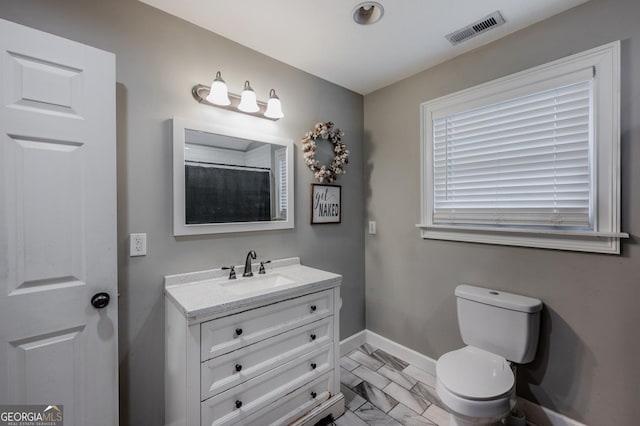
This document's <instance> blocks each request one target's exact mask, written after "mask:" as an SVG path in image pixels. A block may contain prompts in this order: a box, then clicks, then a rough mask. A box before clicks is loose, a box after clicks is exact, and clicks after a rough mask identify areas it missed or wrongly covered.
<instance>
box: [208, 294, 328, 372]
mask: <svg viewBox="0 0 640 426" xmlns="http://www.w3.org/2000/svg"><path fill="white" fill-rule="evenodd" d="M332 314H333V290H325V291H322V292H319V293H313V294H309V295H307V296H303V297H298V298H295V299H290V300H285V301H284V302H279V303H274V304H272V305H267V306H264V307H261V308H257V309H252V310H249V311H246V312H242V313H240V314H236V315H229V316H228V317H224V318H219V319H216V320H212V321H207V322H204V323H202V325H201V328H200V333H201V342H202V344H201V361H206V360H208V359H211V358H214V357H216V356H219V355H222V354H225V353H228V352H231V351H234V350H236V349H239V348H241V347H243V346H247V345H250V344H253V343H256V342H259V341H260V340H264V339H266V338H268V337H272V336H275V335H277V334H280V333H284V332H285V331H287V330H290V329H292V328H295V327H299V326H301V325H304V324H307V323H310V322H313V321H316V320H318V319H321V318H325V317H327V316H329V315H332Z"/></svg>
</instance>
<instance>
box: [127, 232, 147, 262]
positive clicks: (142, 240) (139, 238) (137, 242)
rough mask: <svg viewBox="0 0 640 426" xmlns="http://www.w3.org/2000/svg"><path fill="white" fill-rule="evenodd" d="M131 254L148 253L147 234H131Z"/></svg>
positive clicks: (144, 254)
mask: <svg viewBox="0 0 640 426" xmlns="http://www.w3.org/2000/svg"><path fill="white" fill-rule="evenodd" d="M129 244H130V246H129V256H131V257H133V256H146V255H147V234H131V235H129Z"/></svg>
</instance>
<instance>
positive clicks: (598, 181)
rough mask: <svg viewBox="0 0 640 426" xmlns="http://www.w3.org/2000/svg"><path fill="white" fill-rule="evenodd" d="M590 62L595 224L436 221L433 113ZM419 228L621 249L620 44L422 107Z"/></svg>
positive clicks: (428, 235)
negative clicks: (527, 225)
mask: <svg viewBox="0 0 640 426" xmlns="http://www.w3.org/2000/svg"><path fill="white" fill-rule="evenodd" d="M587 68H592V69H593V70H594V79H593V115H594V119H593V123H592V125H593V136H594V141H593V152H592V155H593V168H594V169H593V182H592V187H593V193H592V197H593V200H594V201H593V208H594V212H593V213H594V217H593V230H586V231H572V230H558V229H553V228H548V229H531V228H518V227H515V226H509V227H506V226H481V225H480V226H479V225H475V226H467V225H459V224H450V225H439V224H434V223H433V158H432V155H433V150H432V148H433V145H432V143H433V140H432V138H433V132H432V123H433V118H434V117H439V116H443V115H450V114H455V113H458V112H462V111H466V110H471V109H474V108H478V107H480V106H484V105H490V104H495V103H499V102H502V101H507V100H509V99H515V98H518V97H522V96H527V95H528V94H531V93H535V92H539V91H543V90H545V88H548V87H549V84H548V82H549V81H556V82H558V81H562V80H563V76H568V75H570V74H572V73H575V72H579V71H580V70H583V69H587ZM420 119H421V123H420V131H421V135H420V139H421V156H420V158H421V221H422V222H421V223H420V224H419V225H417V226H418V227H419V228H420V229H421V236H422V238H424V239H439V240H453V241H466V242H477V243H488V244H499V245H512V246H525V247H539V248H550V249H560V250H572V251H585V252H597V253H609V254H619V253H620V238H626V237H628V234H625V233H622V232H620V42H619V41H616V42H613V43H609V44H606V45H604V46H600V47H597V48H594V49H591V50H588V51H585V52H582V53H578V54H575V55H571V56H568V57H565V58H562V59H559V60H556V61H553V62H550V63H547V64H544V65H540V66H537V67H534V68H531V69H529V70H525V71H522V72H519V73H516V74H513V75H509V76H506V77H503V78H499V79H497V80H493V81H490V82H487V83H484V84H480V85H478V86H474V87H471V88H468V89H465V90H462V91H459V92H456V93H452V94H450V95H446V96H443V97H440V98H437V99H434V100H430V101H427V102H424V103H422V104H421V105H420Z"/></svg>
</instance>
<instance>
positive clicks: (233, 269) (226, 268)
mask: <svg viewBox="0 0 640 426" xmlns="http://www.w3.org/2000/svg"><path fill="white" fill-rule="evenodd" d="M222 270H223V271H229V279H230V280H235V279H236V267H235V266H223V267H222Z"/></svg>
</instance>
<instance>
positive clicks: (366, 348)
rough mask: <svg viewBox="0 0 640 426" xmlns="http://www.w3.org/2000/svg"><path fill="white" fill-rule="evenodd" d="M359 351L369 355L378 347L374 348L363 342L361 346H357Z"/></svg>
mask: <svg viewBox="0 0 640 426" xmlns="http://www.w3.org/2000/svg"><path fill="white" fill-rule="evenodd" d="M358 349H359V350H360V351H362V352H364V353H365V354H367V355H371V354H372V353H374V352H375V351H376V350H377V349H378V348H375V347H373V346H371V345H370V344H368V343H364V344H363V345H362V346H360V347H359V348H358Z"/></svg>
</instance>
